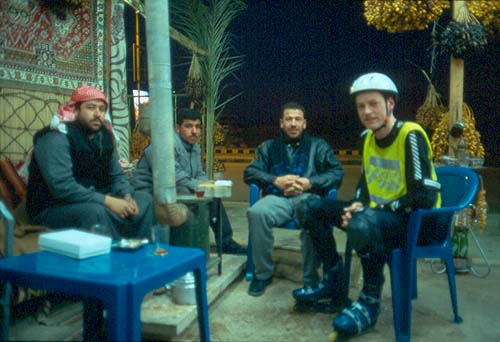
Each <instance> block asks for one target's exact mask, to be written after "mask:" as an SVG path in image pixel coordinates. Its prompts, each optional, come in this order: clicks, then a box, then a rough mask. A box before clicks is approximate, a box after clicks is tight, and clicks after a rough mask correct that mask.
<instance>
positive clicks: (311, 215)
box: [295, 197, 323, 230]
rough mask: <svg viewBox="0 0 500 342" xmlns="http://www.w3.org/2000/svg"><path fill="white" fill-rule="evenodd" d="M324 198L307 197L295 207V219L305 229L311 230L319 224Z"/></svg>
mask: <svg viewBox="0 0 500 342" xmlns="http://www.w3.org/2000/svg"><path fill="white" fill-rule="evenodd" d="M322 201H323V199H321V198H318V197H310V198H307V199H305V200H303V201H301V202H300V203H298V204H297V206H296V207H295V220H296V221H297V224H298V225H299V226H300V227H301V228H303V229H304V230H311V229H313V228H314V227H316V226H318V225H319V218H320V217H321V216H322V215H321V208H322Z"/></svg>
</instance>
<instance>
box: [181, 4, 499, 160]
mask: <svg viewBox="0 0 500 342" xmlns="http://www.w3.org/2000/svg"><path fill="white" fill-rule="evenodd" d="M247 4H248V8H247V10H246V11H245V12H244V13H243V14H242V15H240V16H239V17H238V18H237V19H236V20H235V21H234V22H233V24H232V26H231V32H232V34H234V37H233V42H234V45H235V52H234V53H235V54H241V55H244V56H245V64H244V66H243V68H242V69H241V70H240V71H239V72H238V77H239V79H237V80H231V82H230V84H229V87H228V90H227V93H226V94H227V97H230V96H232V95H234V94H236V93H238V92H243V94H242V95H241V96H240V97H239V98H238V99H236V100H235V101H233V102H232V103H231V104H229V105H228V106H227V107H226V108H225V110H224V112H223V115H222V121H224V122H226V123H230V124H232V125H234V127H238V126H239V127H250V128H252V127H259V128H260V129H256V130H252V129H247V130H246V132H267V131H266V130H264V129H262V127H266V126H270V127H278V120H279V115H280V108H281V106H282V105H283V104H284V103H286V102H288V101H297V102H299V103H301V104H303V105H304V106H305V108H306V110H307V115H308V124H309V126H308V127H309V129H310V131H311V132H313V133H314V134H317V135H320V136H322V137H324V138H325V139H327V140H328V141H329V142H330V143H331V144H332V146H333V147H334V148H335V149H339V148H356V147H357V142H358V141H359V133H360V132H361V131H362V127H361V125H360V124H359V121H358V119H357V116H356V113H355V110H354V106H353V103H352V100H351V98H350V97H349V93H348V91H349V87H350V85H351V83H352V81H353V80H354V79H355V78H356V77H357V76H359V75H361V74H363V73H366V72H372V71H378V72H382V73H386V74H388V75H389V76H390V77H391V78H392V79H393V80H394V82H395V83H396V85H397V86H398V88H399V92H400V101H399V103H398V104H397V106H396V109H395V115H396V117H398V118H400V119H403V120H414V119H415V113H416V110H417V108H418V107H419V106H420V105H421V104H422V103H423V101H424V99H425V94H426V91H427V85H428V83H427V81H426V79H425V78H424V76H423V74H422V72H421V71H420V70H419V68H418V67H416V66H415V65H418V66H419V67H421V68H423V69H424V70H425V71H426V72H427V73H429V71H430V63H431V49H432V41H431V28H429V29H427V30H425V31H410V32H406V33H387V32H384V31H377V30H376V29H375V28H374V27H372V26H368V25H367V24H366V22H365V19H364V17H363V2H362V1H334V0H309V1H307V0H302V1H299V0H294V1H290V0H267V1H266V0H249V1H247ZM447 16H449V14H445V15H444V16H443V18H442V20H441V21H440V24H442V25H443V26H445V25H446V24H447V22H448V20H449V18H447ZM441 29H442V28H441ZM490 42H491V41H490ZM188 55H189V53H188V52H187V51H186V50H184V49H182V48H179V47H178V46H176V44H172V59H173V61H174V63H176V66H175V68H174V71H173V72H174V80H173V82H174V88H176V89H178V92H182V87H183V83H182V82H183V79H184V77H185V76H184V75H185V74H184V75H182V74H183V72H182V70H183V69H186V70H187V65H186V64H185V65H184V66H182V63H186V61H187V60H188V58H187V56H188ZM179 75H180V76H179ZM432 80H433V82H434V84H435V86H436V88H437V90H438V92H440V93H441V94H442V96H443V101H444V104H445V105H447V103H448V100H447V98H448V81H449V58H448V56H445V55H443V54H439V53H438V55H437V58H436V59H435V70H434V73H433V75H432ZM464 99H465V101H466V102H467V103H468V104H469V105H470V106H471V107H472V109H473V110H474V112H475V117H476V120H477V122H478V126H479V131H480V133H481V135H482V136H483V139H482V141H483V143H484V144H485V148H486V150H487V153H488V154H489V157H488V158H487V159H490V160H499V159H500V152H499V148H498V143H499V142H500V139H499V136H500V134H499V131H500V123H499V122H500V120H499V118H500V39H498V36H497V37H496V38H495V41H494V42H492V44H490V45H489V46H488V47H487V49H486V50H485V52H484V53H483V54H476V55H473V56H471V57H468V59H466V60H465V92H464ZM252 136H253V137H254V138H255V134H253V135H252ZM265 138H269V136H263V137H260V136H258V137H257V140H262V139H265Z"/></svg>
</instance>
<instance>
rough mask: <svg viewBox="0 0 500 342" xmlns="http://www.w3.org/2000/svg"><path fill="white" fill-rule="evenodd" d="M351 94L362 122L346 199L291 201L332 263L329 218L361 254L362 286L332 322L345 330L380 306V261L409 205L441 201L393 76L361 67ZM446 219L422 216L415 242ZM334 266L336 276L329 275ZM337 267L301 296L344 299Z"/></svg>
mask: <svg viewBox="0 0 500 342" xmlns="http://www.w3.org/2000/svg"><path fill="white" fill-rule="evenodd" d="M350 93H351V95H352V96H353V99H354V101H355V105H356V111H357V113H358V117H359V119H360V120H361V123H362V124H363V125H364V126H365V128H366V130H365V131H364V132H363V134H362V139H363V159H362V174H361V177H360V180H359V182H358V186H357V188H356V192H355V195H354V198H353V199H352V200H351V201H350V202H345V201H331V200H327V199H322V198H320V199H308V200H306V201H305V202H304V203H303V204H302V206H300V207H299V208H297V217H298V218H299V224H300V225H301V226H302V227H303V228H304V229H305V230H307V231H309V232H310V234H311V237H312V240H313V243H314V246H315V248H316V251H317V252H318V255H320V257H321V258H322V261H323V263H324V264H325V265H328V266H329V267H330V268H331V269H332V270H334V269H335V268H339V267H341V265H342V263H341V261H342V259H341V257H340V256H339V254H338V253H337V250H336V245H335V240H334V239H333V237H332V234H331V231H330V226H331V225H332V224H334V225H335V226H336V227H339V228H342V229H344V230H345V231H346V233H347V238H348V239H349V241H351V245H352V246H353V248H354V249H355V250H356V252H357V253H358V255H359V257H360V261H361V266H362V269H363V288H362V290H361V293H360V296H359V299H358V300H357V301H355V302H353V304H352V305H351V306H350V307H348V308H346V309H344V310H343V311H342V312H341V313H340V314H339V315H338V316H336V317H335V318H334V320H333V322H332V325H333V327H334V329H335V330H336V331H338V332H339V333H341V334H343V335H355V334H359V333H362V332H364V331H366V330H367V329H369V328H370V327H372V326H373V325H374V324H375V323H376V321H377V318H378V315H379V312H380V296H381V293H382V286H383V284H384V275H383V269H384V265H385V262H386V261H387V260H388V256H389V253H390V251H391V249H393V248H398V247H401V246H402V245H404V243H405V240H406V233H407V228H406V227H407V221H408V217H409V213H410V212H411V211H412V210H413V209H414V208H432V207H438V206H439V205H440V202H441V201H440V196H439V189H440V184H439V183H438V182H437V181H436V180H437V177H436V173H435V172H434V167H433V165H432V151H431V144H430V142H429V139H428V137H427V135H426V133H425V131H424V130H423V129H422V128H421V127H420V126H419V125H418V124H416V123H412V122H403V121H400V120H397V119H396V118H395V116H394V113H393V110H394V107H395V104H396V99H397V96H398V90H397V88H396V85H395V84H394V82H393V81H392V80H391V79H390V78H389V77H387V76H386V75H383V74H379V73H369V74H365V75H363V76H361V77H359V78H358V79H356V80H355V81H354V83H353V84H352V87H351V90H350ZM445 234H446V227H443V226H442V225H439V224H438V223H437V222H427V224H426V225H425V228H423V229H422V231H421V234H420V237H419V239H420V241H419V243H421V244H426V243H429V242H432V241H434V240H439V239H442V238H443V237H444V235H445ZM330 274H335V275H336V276H337V278H336V279H332V278H334V277H331V276H329V275H330ZM338 275H339V272H336V273H335V272H327V273H326V274H325V277H324V279H323V283H322V284H321V286H320V287H319V288H318V289H316V290H313V291H309V292H308V293H305V294H304V295H303V296H302V298H299V299H300V300H308V299H310V300H312V301H316V300H319V299H324V298H332V300H333V301H335V302H337V303H342V302H344V300H345V298H339V297H343V296H345V294H344V291H342V289H341V285H342V284H343V281H342V279H338Z"/></svg>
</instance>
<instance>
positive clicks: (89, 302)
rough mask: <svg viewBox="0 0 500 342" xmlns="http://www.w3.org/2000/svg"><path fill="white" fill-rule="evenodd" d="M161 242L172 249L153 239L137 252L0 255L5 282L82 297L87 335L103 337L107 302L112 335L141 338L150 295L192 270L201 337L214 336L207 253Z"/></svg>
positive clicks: (87, 337)
mask: <svg viewBox="0 0 500 342" xmlns="http://www.w3.org/2000/svg"><path fill="white" fill-rule="evenodd" d="M161 247H163V248H165V249H166V250H167V251H168V254H167V255H165V256H158V255H154V250H155V248H156V246H154V245H151V244H148V245H146V246H144V247H142V248H139V249H138V250H135V251H132V252H130V251H112V252H111V253H109V254H106V255H101V256H97V257H92V258H89V259H84V260H76V259H72V258H69V257H66V256H63V255H59V254H56V253H51V252H44V251H42V252H36V253H29V254H24V255H21V256H16V257H11V258H5V259H1V260H0V282H2V283H6V282H11V283H14V284H18V285H21V286H25V287H31V288H39V289H45V290H48V291H53V292H61V293H65V294H69V295H76V296H79V297H82V298H83V300H84V327H83V334H84V336H83V338H84V340H85V341H88V340H95V339H96V337H98V334H99V330H100V327H102V326H101V325H100V324H102V308H103V306H104V308H106V309H107V317H106V321H107V336H108V338H109V340H112V341H116V340H118V341H132V340H134V341H140V340H141V318H140V314H141V303H142V301H143V298H144V296H145V295H146V294H147V293H148V292H150V291H152V290H154V289H156V288H159V287H161V286H164V285H165V284H166V283H168V282H171V281H173V280H175V279H177V278H179V277H181V276H183V275H184V274H185V273H186V272H190V271H192V272H193V273H194V276H195V282H196V303H197V309H198V325H199V330H200V340H201V341H209V340H210V329H209V325H208V304H207V293H206V262H205V253H204V252H203V251H202V250H200V249H195V248H184V247H173V246H166V245H165V246H161Z"/></svg>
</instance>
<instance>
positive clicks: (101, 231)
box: [89, 223, 111, 237]
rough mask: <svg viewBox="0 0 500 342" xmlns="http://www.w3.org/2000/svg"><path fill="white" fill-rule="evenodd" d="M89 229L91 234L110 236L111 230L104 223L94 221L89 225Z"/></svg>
mask: <svg viewBox="0 0 500 342" xmlns="http://www.w3.org/2000/svg"><path fill="white" fill-rule="evenodd" d="M89 231H90V232H91V233H93V234H97V235H102V236H107V237H111V230H110V229H109V227H108V226H107V225H105V224H100V223H96V224H93V225H92V226H90V227H89Z"/></svg>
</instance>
